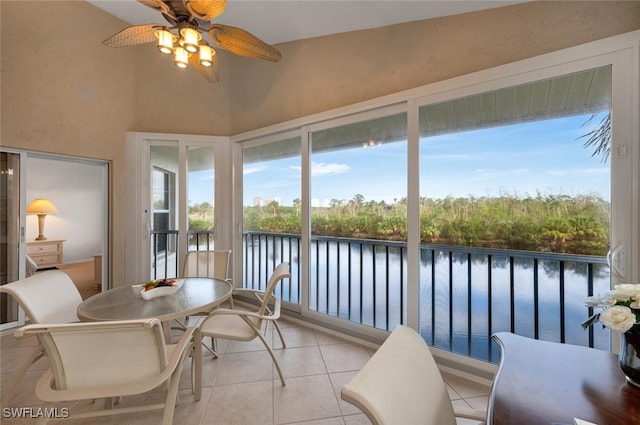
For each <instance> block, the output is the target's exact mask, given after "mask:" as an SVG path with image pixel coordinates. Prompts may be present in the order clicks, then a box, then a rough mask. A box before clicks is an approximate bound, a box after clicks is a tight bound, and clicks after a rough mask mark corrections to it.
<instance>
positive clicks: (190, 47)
mask: <svg viewBox="0 0 640 425" xmlns="http://www.w3.org/2000/svg"><path fill="white" fill-rule="evenodd" d="M180 35H181V36H182V37H181V38H180V45H181V46H182V47H183V48H184V49H185V50H186V51H187V52H189V53H195V52H197V51H198V42H199V41H200V40H201V39H202V35H200V33H199V32H198V31H196V30H194V29H193V28H189V27H187V28H181V29H180Z"/></svg>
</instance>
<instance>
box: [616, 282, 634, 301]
mask: <svg viewBox="0 0 640 425" xmlns="http://www.w3.org/2000/svg"><path fill="white" fill-rule="evenodd" d="M614 288H615V289H614V294H615V297H616V299H617V300H618V301H628V300H638V298H640V285H638V284H631V283H623V284H620V285H616V286H615V287H614Z"/></svg>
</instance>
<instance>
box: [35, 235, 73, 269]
mask: <svg viewBox="0 0 640 425" xmlns="http://www.w3.org/2000/svg"><path fill="white" fill-rule="evenodd" d="M64 241H65V240H64V239H47V240H44V241H35V240H34V241H27V255H28V256H29V257H31V258H32V259H33V261H35V263H36V264H37V265H38V269H47V268H54V267H59V266H61V265H63V264H64Z"/></svg>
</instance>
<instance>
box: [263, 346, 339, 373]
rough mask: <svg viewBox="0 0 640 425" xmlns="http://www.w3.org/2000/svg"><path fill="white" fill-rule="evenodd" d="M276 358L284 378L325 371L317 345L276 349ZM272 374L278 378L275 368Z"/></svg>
mask: <svg viewBox="0 0 640 425" xmlns="http://www.w3.org/2000/svg"><path fill="white" fill-rule="evenodd" d="M265 354H266V353H265ZM276 359H277V360H278V363H279V364H280V368H281V369H282V373H283V374H284V376H285V378H288V377H294V376H308V375H319V374H326V373H327V368H326V367H325V365H324V361H323V360H322V355H321V354H320V349H319V348H318V347H317V346H315V347H288V348H285V349H282V350H278V351H276ZM274 374H275V375H274V377H275V378H278V371H277V370H275V368H274Z"/></svg>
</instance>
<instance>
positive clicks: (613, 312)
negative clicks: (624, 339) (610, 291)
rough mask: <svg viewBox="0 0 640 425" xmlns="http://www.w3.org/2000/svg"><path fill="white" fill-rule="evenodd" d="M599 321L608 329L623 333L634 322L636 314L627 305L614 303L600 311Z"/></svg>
mask: <svg viewBox="0 0 640 425" xmlns="http://www.w3.org/2000/svg"><path fill="white" fill-rule="evenodd" d="M600 322H601V323H602V324H603V325H605V326H606V327H608V328H609V329H613V330H614V331H618V332H623V333H624V332H626V331H628V330H629V329H631V328H632V327H633V325H634V324H635V323H636V315H635V314H633V311H631V309H630V308H629V307H625V306H623V305H614V306H613V307H609V308H606V309H604V310H603V311H602V313H600Z"/></svg>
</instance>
